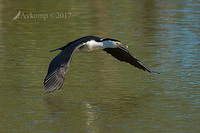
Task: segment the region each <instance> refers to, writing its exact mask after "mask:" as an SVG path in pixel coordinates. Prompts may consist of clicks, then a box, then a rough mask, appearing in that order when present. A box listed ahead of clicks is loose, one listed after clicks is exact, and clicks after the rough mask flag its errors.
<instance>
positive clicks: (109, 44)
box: [102, 38, 128, 48]
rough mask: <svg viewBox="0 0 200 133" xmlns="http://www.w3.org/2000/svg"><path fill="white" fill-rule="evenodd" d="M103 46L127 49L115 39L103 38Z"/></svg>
mask: <svg viewBox="0 0 200 133" xmlns="http://www.w3.org/2000/svg"><path fill="white" fill-rule="evenodd" d="M102 42H103V45H104V46H105V47H110V48H116V47H123V48H128V46H127V45H124V44H122V43H121V41H119V40H116V39H111V38H105V39H103V40H102Z"/></svg>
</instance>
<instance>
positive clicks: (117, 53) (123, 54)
mask: <svg viewBox="0 0 200 133" xmlns="http://www.w3.org/2000/svg"><path fill="white" fill-rule="evenodd" d="M103 50H104V51H106V52H107V53H108V54H111V55H112V56H113V57H115V58H116V59H118V60H120V61H124V62H126V63H129V64H131V65H133V66H135V67H137V68H139V69H142V70H144V71H148V72H150V73H158V72H154V71H151V70H150V69H149V68H147V67H146V66H145V65H144V64H142V62H140V61H139V60H138V59H137V58H136V57H135V56H133V55H132V54H131V53H130V52H129V51H128V50H127V49H125V48H123V47H120V46H119V47H117V48H105V49H103Z"/></svg>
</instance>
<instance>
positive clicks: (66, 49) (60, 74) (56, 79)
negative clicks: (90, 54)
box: [44, 36, 159, 93]
mask: <svg viewBox="0 0 200 133" xmlns="http://www.w3.org/2000/svg"><path fill="white" fill-rule="evenodd" d="M91 40H93V42H91ZM89 42H90V44H89ZM104 42H106V43H107V44H105V46H104ZM94 43H95V44H94ZM108 43H110V44H108ZM85 45H87V46H88V45H89V46H88V48H90V47H92V46H93V48H95V49H103V50H104V51H106V52H107V53H109V54H111V55H112V56H113V57H115V58H116V59H118V60H120V61H124V62H127V63H129V64H131V65H133V66H135V67H137V68H139V69H142V70H144V71H148V72H150V73H158V72H154V71H151V70H150V69H149V68H147V67H146V66H144V65H143V64H142V63H141V62H140V61H139V60H138V59H137V58H136V57H135V56H133V55H132V54H131V53H130V52H129V51H128V50H127V49H125V48H124V47H123V45H122V44H121V43H120V41H118V40H116V39H110V38H105V39H101V38H99V37H96V36H86V37H82V38H79V39H77V40H75V41H72V42H70V43H68V44H67V45H65V46H63V47H61V48H58V49H55V50H51V51H50V52H53V51H56V50H62V51H61V52H60V53H59V54H58V55H57V56H56V57H55V58H54V59H53V60H52V61H51V63H50V64H49V68H48V72H47V75H46V77H45V79H44V87H45V91H46V92H47V93H49V92H53V91H55V90H59V89H60V88H61V87H62V85H63V83H64V80H65V76H66V74H67V71H68V69H69V66H70V62H71V60H72V56H73V54H74V52H75V51H76V50H77V49H79V48H82V47H85ZM94 45H98V47H96V46H94ZM92 50H94V49H92ZM158 74H159V73H158Z"/></svg>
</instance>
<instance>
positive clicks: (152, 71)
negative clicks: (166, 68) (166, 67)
mask: <svg viewBox="0 0 200 133" xmlns="http://www.w3.org/2000/svg"><path fill="white" fill-rule="evenodd" d="M150 73H155V74H161V73H160V72H156V71H151V72H150Z"/></svg>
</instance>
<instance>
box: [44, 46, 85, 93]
mask: <svg viewBox="0 0 200 133" xmlns="http://www.w3.org/2000/svg"><path fill="white" fill-rule="evenodd" d="M82 45H84V44H81V45H72V46H70V47H66V48H65V49H64V50H63V51H61V52H60V53H59V54H58V55H57V56H56V57H55V58H54V59H53V60H52V61H51V63H50V64H49V69H48V73H47V76H46V77H45V79H44V88H45V92H47V93H49V92H53V91H55V90H59V89H60V88H61V87H62V85H63V82H64V80H65V76H66V74H67V71H68V69H69V66H70V62H71V60H72V56H73V53H74V51H75V50H76V49H77V48H79V47H81V46H82Z"/></svg>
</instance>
